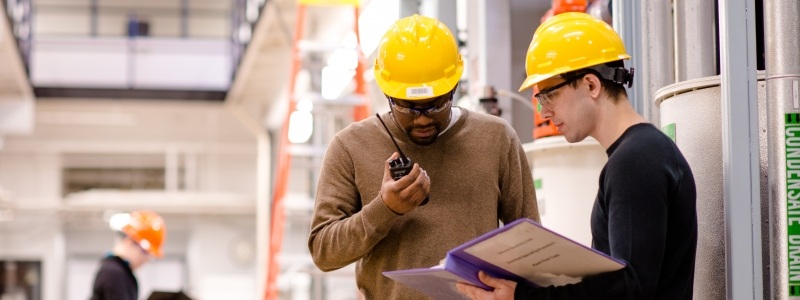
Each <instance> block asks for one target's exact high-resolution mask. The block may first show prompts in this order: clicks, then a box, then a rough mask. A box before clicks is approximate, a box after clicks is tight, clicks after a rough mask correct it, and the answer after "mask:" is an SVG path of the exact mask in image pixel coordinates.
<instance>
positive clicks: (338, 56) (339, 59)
mask: <svg viewBox="0 0 800 300" xmlns="http://www.w3.org/2000/svg"><path fill="white" fill-rule="evenodd" d="M328 66H334V67H341V68H345V69H351V70H355V69H356V67H357V66H358V53H356V51H354V50H352V49H346V48H339V49H336V50H335V51H333V53H332V54H331V55H330V56H329V57H328Z"/></svg>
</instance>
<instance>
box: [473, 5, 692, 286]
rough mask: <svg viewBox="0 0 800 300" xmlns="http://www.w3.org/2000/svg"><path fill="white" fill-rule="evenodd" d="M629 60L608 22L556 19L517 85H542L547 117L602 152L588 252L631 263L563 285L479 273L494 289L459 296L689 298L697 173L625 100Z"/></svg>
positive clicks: (568, 16)
mask: <svg viewBox="0 0 800 300" xmlns="http://www.w3.org/2000/svg"><path fill="white" fill-rule="evenodd" d="M628 58H630V56H629V55H628V54H627V53H625V48H624V45H623V43H622V40H621V39H620V38H619V35H617V34H616V32H614V30H613V29H612V28H611V27H610V26H608V25H607V24H606V23H603V22H602V21H600V20H597V19H594V18H592V17H591V16H589V15H587V14H584V13H565V14H560V15H557V16H555V17H553V18H552V19H549V20H548V21H546V22H545V23H543V24H542V25H541V26H540V27H539V28H538V29H537V31H536V33H535V34H534V36H533V41H532V42H531V46H530V47H529V49H528V57H527V64H526V68H527V73H528V77H527V79H526V80H525V82H524V83H523V85H522V88H521V90H522V89H526V88H529V87H531V86H533V85H536V86H537V88H539V91H540V92H539V93H538V94H536V96H535V97H536V99H537V101H539V104H540V105H541V113H542V117H544V118H548V119H550V120H551V121H552V122H553V124H555V125H556V126H557V127H558V130H559V132H561V133H562V134H564V136H565V138H566V139H567V141H569V142H579V141H582V140H583V139H585V138H586V137H588V136H591V137H593V138H595V139H596V140H597V141H598V142H599V143H600V145H602V146H603V147H604V148H605V149H606V153H607V154H608V162H607V163H606V165H605V167H603V170H602V172H601V173H600V181H599V185H600V187H599V190H598V192H597V198H596V200H595V203H594V208H593V210H592V215H591V230H592V247H593V248H595V249H597V250H599V251H602V252H604V253H607V254H608V255H610V256H612V257H614V258H617V259H620V260H623V261H625V262H626V263H627V266H626V267H625V268H623V269H621V270H619V271H614V272H609V273H604V274H600V275H596V276H589V277H586V278H584V279H583V281H581V282H579V283H577V284H570V285H566V286H559V287H552V286H551V287H529V286H524V285H517V284H516V283H514V282H512V281H507V280H502V279H496V278H492V277H490V276H487V275H485V274H481V280H482V281H483V282H484V283H486V284H487V285H489V286H493V287H494V288H495V290H494V291H492V292H489V291H484V290H482V289H480V288H477V287H473V286H469V285H465V284H459V286H458V287H459V290H460V291H461V292H462V293H464V294H466V295H468V296H470V297H471V298H473V299H512V298H514V299H692V287H693V282H694V262H695V252H696V248H697V213H696V209H695V202H696V192H695V183H694V177H693V175H692V171H691V169H690V168H689V165H688V163H687V162H686V160H685V159H684V157H683V155H682V154H681V152H680V150H678V148H677V146H676V145H675V143H674V142H673V141H672V140H670V139H669V138H668V137H667V136H666V135H664V134H663V133H661V132H660V131H659V130H658V129H657V128H656V127H654V126H653V125H651V124H649V123H647V122H646V120H645V119H644V118H643V117H642V116H640V115H639V114H638V113H636V111H635V110H634V109H633V107H632V106H631V104H630V103H629V101H628V97H627V93H626V91H625V84H628V85H629V86H630V83H631V82H632V80H633V69H630V70H628V69H626V68H625V67H624V63H623V60H624V59H628Z"/></svg>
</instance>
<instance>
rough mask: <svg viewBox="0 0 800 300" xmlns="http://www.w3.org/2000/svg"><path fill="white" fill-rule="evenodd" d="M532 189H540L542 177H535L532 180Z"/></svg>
mask: <svg viewBox="0 0 800 300" xmlns="http://www.w3.org/2000/svg"><path fill="white" fill-rule="evenodd" d="M533 189H535V190H541V189H542V179H541V178H539V179H535V180H534V181H533Z"/></svg>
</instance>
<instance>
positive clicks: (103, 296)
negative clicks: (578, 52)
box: [91, 211, 167, 300]
mask: <svg viewBox="0 0 800 300" xmlns="http://www.w3.org/2000/svg"><path fill="white" fill-rule="evenodd" d="M166 235H167V227H166V225H165V224H164V220H163V219H162V218H161V216H159V215H158V214H156V213H154V212H151V211H135V212H132V213H131V214H130V217H129V218H128V220H127V221H126V222H125V224H124V225H123V226H122V227H121V228H120V236H121V238H120V239H119V240H118V241H117V242H116V244H115V245H114V249H113V250H112V253H110V254H109V255H108V256H106V257H105V258H104V259H103V260H102V261H101V262H100V270H98V271H97V275H96V276H95V279H94V285H93V288H92V298H91V300H138V299H139V283H138V282H137V281H136V276H135V275H134V274H133V270H136V269H137V268H139V267H140V266H142V265H143V264H145V263H146V262H148V261H149V260H150V258H151V257H156V258H160V257H162V252H161V245H162V244H163V243H164V240H165V239H166Z"/></svg>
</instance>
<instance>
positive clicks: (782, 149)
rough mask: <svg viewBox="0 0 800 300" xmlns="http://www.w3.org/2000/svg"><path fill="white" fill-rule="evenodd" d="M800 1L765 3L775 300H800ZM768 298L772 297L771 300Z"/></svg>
mask: <svg viewBox="0 0 800 300" xmlns="http://www.w3.org/2000/svg"><path fill="white" fill-rule="evenodd" d="M798 12H800V2H798V1H796V0H775V1H764V25H765V26H764V31H765V32H764V36H765V44H766V45H765V47H766V48H765V50H766V55H765V56H766V73H767V75H766V86H767V99H770V102H769V103H768V108H767V110H768V111H769V125H768V131H769V141H768V145H769V148H768V149H769V161H770V164H769V169H768V170H769V171H768V173H767V174H768V175H767V176H768V177H769V192H770V195H771V197H770V198H769V200H768V201H766V202H767V203H768V205H769V207H770V210H769V227H770V235H769V236H770V239H771V240H770V243H769V245H770V249H769V252H765V254H766V253H769V261H770V263H771V264H770V265H769V266H770V275H769V280H770V281H769V283H770V284H769V285H767V281H765V283H764V289H765V290H766V289H769V290H770V291H771V292H772V297H770V299H781V300H783V299H800V219H797V218H798V216H800V208H798V207H797V206H796V205H793V204H797V201H796V200H793V199H792V198H796V197H794V196H795V195H797V193H798V190H800V189H797V186H795V185H794V184H793V183H794V182H800V180H798V179H800V175H797V174H798V170H797V169H798V166H797V165H796V163H797V157H795V154H796V153H798V152H800V149H798V147H797V145H796V143H794V142H790V140H793V139H794V135H795V133H794V132H796V131H795V130H796V129H794V128H796V127H795V126H800V121H799V120H797V119H799V118H800V99H798V93H800V91H798V90H799V89H800V87H798V82H800V52H798V50H797V49H800V16H798ZM765 299H766V298H765Z"/></svg>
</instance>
